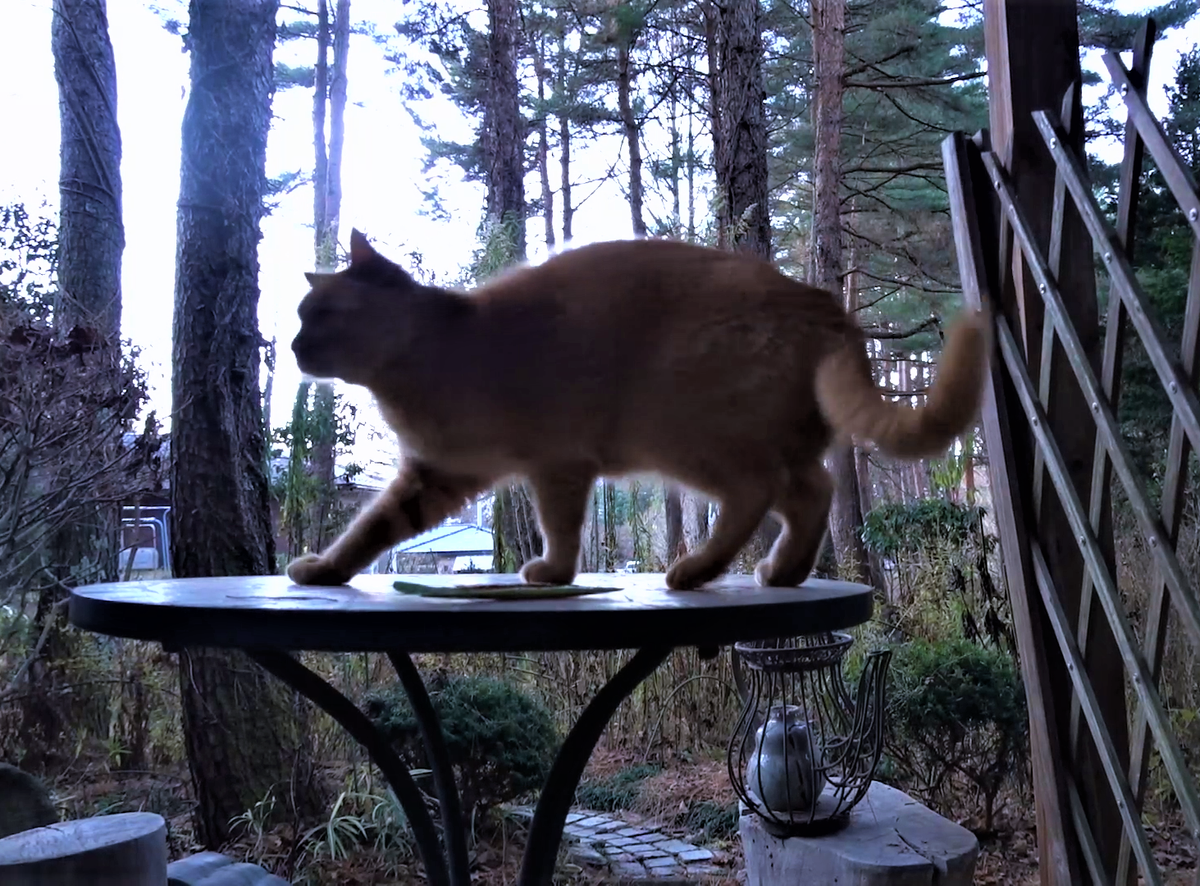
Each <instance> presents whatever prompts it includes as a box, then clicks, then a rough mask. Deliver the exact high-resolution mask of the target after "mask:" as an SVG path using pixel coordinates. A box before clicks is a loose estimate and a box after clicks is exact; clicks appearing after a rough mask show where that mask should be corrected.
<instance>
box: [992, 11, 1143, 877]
mask: <svg viewBox="0 0 1200 886" xmlns="http://www.w3.org/2000/svg"><path fill="white" fill-rule="evenodd" d="M984 28H985V38H986V47H987V58H988V72H989V106H990V111H991V140H992V146H993V149H994V150H995V152H996V154H997V156H998V158H999V159H1000V162H1001V163H1002V164H1003V165H1004V167H1005V168H1006V169H1007V171H1008V173H1009V175H1010V177H1011V179H1012V182H1013V186H1014V188H1015V189H1016V192H1017V194H1018V197H1019V199H1020V202H1021V205H1022V207H1023V208H1024V211H1025V214H1026V216H1027V217H1028V219H1029V221H1030V224H1031V226H1032V227H1033V229H1034V233H1035V237H1036V239H1037V241H1038V246H1039V248H1040V249H1041V250H1043V251H1044V252H1048V251H1049V250H1050V245H1051V242H1052V241H1053V242H1054V244H1055V247H1057V250H1056V251H1057V252H1058V255H1059V256H1060V262H1059V266H1058V279H1057V283H1058V285H1059V289H1060V291H1061V293H1062V296H1063V299H1064V301H1065V303H1066V309H1067V312H1068V314H1069V316H1070V320H1071V323H1072V324H1073V325H1074V327H1075V329H1076V331H1077V332H1078V334H1079V338H1080V339H1081V341H1082V344H1083V346H1084V348H1085V350H1087V352H1088V354H1089V358H1090V359H1091V362H1092V363H1093V365H1094V366H1097V367H1098V366H1099V364H1100V353H1101V341H1100V336H1099V317H1098V308H1097V302H1096V293H1095V272H1094V267H1093V259H1092V244H1091V240H1090V237H1089V236H1088V233H1087V231H1086V229H1085V227H1084V226H1083V224H1082V222H1081V220H1080V218H1079V216H1078V213H1077V212H1076V211H1075V210H1074V207H1073V206H1072V205H1071V204H1070V203H1069V201H1068V202H1067V204H1066V206H1065V207H1064V211H1063V213H1062V215H1061V217H1060V218H1057V219H1056V218H1055V217H1054V216H1055V213H1054V212H1053V208H1054V192H1055V172H1056V168H1055V164H1054V161H1053V159H1052V158H1051V156H1050V154H1049V152H1048V151H1047V149H1046V147H1045V144H1044V143H1043V141H1042V138H1041V135H1040V133H1039V132H1038V129H1037V127H1036V125H1035V123H1034V121H1033V118H1032V113H1033V112H1034V111H1038V110H1053V111H1055V112H1057V111H1058V109H1059V108H1060V107H1062V100H1063V95H1064V93H1066V92H1067V91H1068V90H1069V89H1072V88H1076V89H1077V88H1078V87H1077V84H1078V83H1079V81H1080V79H1081V71H1080V64H1079V27H1078V20H1077V5H1076V3H1075V2H1074V0H986V2H985V4H984ZM1071 113H1072V120H1071V121H1064V127H1065V128H1066V129H1067V130H1068V131H1070V132H1071V133H1072V134H1073V141H1074V142H1075V144H1073V147H1074V148H1075V149H1076V150H1080V149H1081V148H1082V131H1083V127H1082V115H1083V109H1082V106H1081V103H1080V102H1079V101H1078V100H1076V101H1075V102H1074V103H1073V107H1072V108H1071ZM1068 124H1071V125H1068ZM1058 223H1061V228H1059V229H1058V230H1055V228H1056V227H1057V226H1058ZM1011 242H1012V241H1011V236H1007V235H1006V233H1005V231H1004V229H1003V228H1002V230H1001V235H1000V243H1001V248H1002V250H1003V249H1004V244H1005V243H1011ZM1012 252H1013V253H1016V254H1014V255H1011V256H1006V257H1003V258H1002V265H1001V267H1000V268H999V271H1000V276H1001V280H1002V285H1001V288H1000V291H999V292H998V293H997V295H998V296H999V302H1000V304H999V306H998V307H999V308H1000V309H1001V310H1002V311H1003V313H1004V314H1005V315H1006V316H1007V318H1008V320H1009V322H1010V323H1011V324H1012V326H1013V329H1014V331H1015V332H1016V333H1017V335H1018V337H1019V338H1020V339H1021V340H1022V342H1023V344H1024V348H1025V362H1026V364H1027V365H1028V366H1029V368H1030V372H1031V374H1032V375H1033V377H1034V379H1035V380H1036V381H1037V382H1038V387H1039V389H1040V390H1042V391H1043V392H1045V393H1046V394H1047V397H1046V402H1045V404H1044V405H1045V406H1046V408H1047V412H1048V415H1049V426H1050V430H1051V431H1052V433H1053V434H1054V437H1055V440H1056V441H1057V443H1058V446H1059V448H1060V449H1061V451H1062V453H1063V455H1064V457H1065V460H1066V462H1067V465H1068V468H1069V471H1070V474H1071V480H1072V483H1073V485H1074V486H1075V489H1076V491H1077V492H1078V494H1079V497H1080V498H1081V499H1082V500H1084V501H1087V500H1088V499H1089V491H1090V486H1091V480H1092V477H1091V463H1092V454H1093V451H1094V447H1095V436H1096V431H1095V423H1094V421H1093V419H1092V416H1091V413H1090V408H1089V405H1088V403H1087V402H1086V400H1085V398H1084V397H1083V396H1082V393H1081V391H1080V388H1079V385H1078V383H1077V382H1076V380H1075V378H1074V375H1073V373H1072V372H1071V371H1070V369H1069V366H1067V364H1066V360H1065V358H1064V357H1063V355H1062V353H1061V348H1060V347H1059V346H1058V345H1057V343H1056V344H1055V345H1054V353H1053V354H1052V355H1050V359H1049V360H1047V361H1043V359H1042V356H1043V355H1042V349H1043V342H1044V337H1043V332H1044V325H1045V323H1044V310H1043V305H1042V301H1041V297H1040V294H1039V293H1038V290H1037V287H1036V285H1034V283H1033V281H1032V278H1031V277H1030V275H1029V273H1028V270H1027V268H1025V266H1024V262H1023V261H1022V259H1021V256H1020V254H1019V252H1018V251H1017V250H1012ZM1044 368H1048V370H1049V377H1048V378H1044V377H1043V378H1039V377H1038V376H1039V375H1042V374H1043V372H1044ZM1014 405H1015V404H1014ZM1017 414H1019V408H1018V409H1010V415H1017ZM1012 444H1013V447H1014V453H1013V454H1014V457H1015V459H1016V462H1017V464H1018V465H1019V466H1021V467H1026V468H1028V469H1029V470H1030V471H1032V469H1033V465H1034V462H1035V459H1034V457H1033V454H1032V444H1031V441H1030V440H1029V439H1028V435H1023V434H1020V433H1018V432H1013V433H1012ZM1025 476H1026V477H1027V478H1028V474H1025ZM1029 479H1032V483H1033V491H1034V500H1033V501H1031V502H1030V510H1031V511H1032V516H1033V517H1034V518H1035V520H1036V523H1035V524H1033V525H1030V526H1028V527H1027V528H1028V529H1029V530H1031V531H1032V532H1035V533H1036V535H1037V538H1038V541H1039V543H1040V546H1041V548H1042V550H1043V551H1044V552H1045V556H1046V561H1047V564H1048V565H1049V567H1050V571H1051V573H1052V576H1053V580H1054V585H1055V587H1056V588H1057V589H1058V590H1059V592H1060V594H1061V599H1062V602H1063V605H1064V608H1065V609H1066V611H1067V613H1068V616H1069V617H1071V618H1075V617H1077V616H1078V614H1079V611H1080V598H1081V588H1082V586H1083V577H1084V568H1085V567H1084V564H1083V559H1082V557H1081V555H1080V551H1079V547H1078V544H1077V543H1076V541H1075V538H1074V534H1073V532H1072V531H1071V528H1070V526H1069V525H1068V522H1067V519H1066V517H1065V513H1064V511H1063V509H1062V507H1061V505H1060V503H1059V502H1058V500H1057V498H1056V496H1055V495H1053V494H1046V495H1038V494H1037V491H1038V489H1039V488H1040V487H1042V485H1043V484H1041V483H1040V482H1039V480H1038V478H1037V477H1033V478H1028V479H1026V483H1028V482H1029ZM1045 488H1046V489H1047V490H1049V485H1048V484H1046V486H1045ZM1102 529H1104V530H1106V531H1103V532H1100V533H1099V535H1100V538H1099V541H1100V544H1101V547H1102V548H1103V550H1104V551H1105V554H1106V558H1107V559H1109V560H1110V562H1111V551H1112V532H1111V522H1109V521H1105V523H1104V525H1103V526H1102ZM1028 605H1029V608H1030V612H1031V617H1032V618H1034V619H1036V620H1037V621H1038V622H1040V623H1041V625H1040V627H1041V631H1040V632H1041V633H1042V635H1043V636H1045V637H1050V636H1053V635H1052V633H1051V632H1050V630H1049V629H1048V628H1047V627H1046V625H1045V622H1044V620H1045V615H1044V610H1043V608H1042V606H1041V604H1040V601H1038V600H1037V599H1036V597H1035V596H1034V595H1030V596H1029V604H1028ZM1090 628H1091V629H1090V631H1089V632H1088V635H1087V636H1085V637H1081V638H1080V646H1081V647H1082V648H1083V649H1084V650H1085V661H1086V669H1087V671H1088V675H1089V677H1090V679H1091V682H1092V684H1093V686H1095V687H1096V689H1097V692H1098V695H1099V702H1100V706H1101V708H1102V709H1103V714H1104V720H1105V722H1106V724H1107V727H1108V730H1109V731H1110V733H1111V735H1112V738H1113V741H1114V743H1115V745H1116V747H1117V749H1118V753H1119V754H1120V755H1121V756H1122V757H1123V758H1126V759H1127V756H1128V735H1127V723H1126V720H1127V718H1126V711H1125V699H1124V695H1123V686H1124V673H1123V669H1122V664H1121V657H1120V655H1119V654H1118V650H1117V646H1116V642H1115V640H1114V638H1113V635H1112V632H1111V629H1110V628H1109V626H1108V624H1107V622H1106V621H1105V620H1104V619H1102V618H1097V619H1091V625H1090ZM1033 642H1034V640H1033V637H1032V635H1031V634H1030V633H1029V632H1028V631H1027V632H1026V633H1025V634H1024V635H1023V636H1022V637H1021V646H1022V657H1024V655H1025V654H1026V652H1027V651H1028V652H1035V653H1036V654H1043V653H1044V652H1049V653H1050V654H1049V657H1048V658H1047V673H1048V678H1049V684H1050V685H1049V687H1048V688H1049V689H1050V693H1051V697H1050V699H1048V701H1049V706H1048V708H1047V709H1043V710H1040V711H1039V710H1034V709H1032V708H1031V710H1030V718H1031V723H1033V722H1035V721H1037V720H1038V719H1039V718H1045V719H1046V720H1047V726H1048V727H1049V726H1051V725H1052V726H1053V729H1052V730H1051V731H1050V732H1049V736H1043V739H1044V738H1045V737H1052V736H1055V735H1056V736H1057V738H1056V739H1053V740H1054V741H1055V742H1056V744H1057V745H1058V747H1057V748H1056V749H1051V748H1047V747H1046V745H1045V741H1044V740H1043V741H1042V742H1041V747H1040V748H1039V747H1038V746H1037V745H1036V744H1035V747H1034V755H1035V756H1034V770H1035V779H1036V780H1035V785H1036V788H1037V792H1038V828H1039V841H1038V842H1039V852H1040V853H1041V860H1042V864H1041V878H1042V882H1043V883H1045V884H1050V883H1068V882H1077V880H1075V879H1074V878H1073V877H1072V876H1071V874H1072V869H1071V867H1069V866H1070V865H1072V864H1073V863H1074V859H1073V858H1072V857H1071V856H1072V855H1073V854H1074V849H1073V846H1071V844H1070V843H1068V844H1067V845H1066V846H1064V845H1063V843H1062V842H1060V841H1058V840H1055V839H1052V838H1051V834H1052V833H1053V832H1055V831H1057V832H1060V833H1061V832H1062V826H1061V823H1064V811H1065V808H1066V803H1065V802H1064V796H1063V779H1064V777H1066V776H1067V775H1068V773H1065V772H1063V771H1061V763H1062V762H1063V761H1066V762H1067V763H1068V764H1069V766H1070V769H1071V772H1070V776H1071V777H1073V778H1074V779H1075V780H1076V783H1077V784H1078V787H1079V790H1080V795H1081V797H1082V800H1083V805H1084V807H1085V809H1086V812H1087V818H1088V825H1089V828H1090V830H1091V831H1092V834H1093V835H1094V837H1095V840H1096V843H1097V844H1098V845H1099V847H1100V848H1101V852H1102V853H1103V856H1104V862H1105V867H1106V868H1107V869H1108V873H1109V874H1111V873H1112V872H1113V871H1114V870H1115V867H1116V861H1117V857H1116V856H1117V848H1118V846H1119V844H1120V834H1121V822H1120V817H1119V815H1118V810H1117V808H1116V805H1115V802H1114V800H1113V797H1112V793H1111V791H1110V789H1109V787H1108V785H1107V781H1106V779H1105V776H1104V773H1103V769H1102V767H1101V766H1100V764H1099V762H1098V758H1097V754H1096V751H1095V747H1094V744H1093V743H1092V741H1091V738H1090V735H1084V736H1082V741H1081V743H1080V744H1079V745H1078V746H1076V747H1074V748H1072V747H1067V746H1065V745H1064V744H1063V739H1065V737H1066V736H1067V735H1068V734H1069V729H1068V722H1067V717H1068V712H1069V711H1070V698H1071V692H1072V690H1071V682H1070V679H1069V676H1068V674H1067V671H1066V666H1065V664H1064V662H1063V659H1062V658H1061V657H1060V656H1059V655H1057V654H1056V650H1055V648H1054V647H1053V646H1045V647H1043V648H1042V649H1035V647H1034V646H1033V645H1032V644H1033ZM1051 718H1054V719H1055V720H1056V721H1057V722H1055V723H1053V724H1051V723H1050V722H1049V721H1050V720H1051ZM1037 728H1038V729H1040V728H1041V727H1040V724H1039V726H1038V727H1037ZM1034 738H1035V739H1036V738H1037V736H1034ZM1055 751H1057V753H1055ZM1051 772H1053V775H1052V774H1051ZM1047 829H1049V830H1047ZM1066 833H1067V834H1072V833H1073V829H1068V830H1067V831H1066Z"/></svg>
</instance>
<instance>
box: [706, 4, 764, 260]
mask: <svg viewBox="0 0 1200 886" xmlns="http://www.w3.org/2000/svg"><path fill="white" fill-rule="evenodd" d="M717 10H718V12H717V55H718V63H719V67H718V73H717V81H718V91H717V93H716V96H715V98H718V99H719V103H718V104H717V105H715V110H716V111H717V113H718V115H719V117H720V124H719V127H717V128H718V129H719V131H720V138H719V140H718V141H717V143H716V153H715V155H714V156H715V159H716V174H717V187H718V191H719V193H720V194H721V199H720V201H719V203H718V206H719V207H720V208H719V216H718V220H717V223H718V224H719V225H720V226H721V227H722V228H725V229H726V235H725V236H726V238H727V242H728V244H729V245H731V246H732V247H733V248H735V249H740V250H745V251H747V252H751V253H753V254H755V255H758V256H761V257H762V258H765V259H768V260H770V258H771V218H770V213H769V206H768V202H767V201H768V192H767V121H766V110H765V108H764V102H765V99H766V90H765V88H764V86H763V70H762V62H763V39H762V13H761V8H760V6H759V0H728V2H727V3H724V4H721V5H718V7H717Z"/></svg>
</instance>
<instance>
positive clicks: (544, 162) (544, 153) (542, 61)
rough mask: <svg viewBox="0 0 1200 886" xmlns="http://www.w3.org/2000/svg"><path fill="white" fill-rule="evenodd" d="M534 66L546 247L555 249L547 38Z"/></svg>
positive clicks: (540, 45) (541, 41)
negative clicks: (536, 84) (547, 96)
mask: <svg viewBox="0 0 1200 886" xmlns="http://www.w3.org/2000/svg"><path fill="white" fill-rule="evenodd" d="M534 67H535V69H536V72H537V83H538V87H537V88H538V108H539V109H540V110H539V116H538V121H537V134H538V146H537V163H538V178H539V179H540V180H541V185H542V220H543V221H544V222H545V223H546V249H548V250H550V251H553V250H554V242H555V237H554V191H553V190H551V188H550V138H549V128H550V124H549V116H550V115H549V114H547V113H546V111H545V107H546V81H547V80H548V79H549V77H550V72H549V71H548V70H547V69H546V38H545V37H544V36H542V37H539V38H538V42H537V53H536V55H535V56H534Z"/></svg>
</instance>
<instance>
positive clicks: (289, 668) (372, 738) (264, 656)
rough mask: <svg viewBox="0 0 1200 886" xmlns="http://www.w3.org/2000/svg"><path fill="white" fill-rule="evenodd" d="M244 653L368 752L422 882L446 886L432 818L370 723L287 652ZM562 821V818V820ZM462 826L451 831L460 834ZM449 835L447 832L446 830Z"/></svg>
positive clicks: (462, 883)
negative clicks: (421, 869) (402, 821)
mask: <svg viewBox="0 0 1200 886" xmlns="http://www.w3.org/2000/svg"><path fill="white" fill-rule="evenodd" d="M246 653H247V654H248V655H249V656H250V657H251V658H253V659H254V660H255V661H256V662H258V663H259V664H260V665H262V666H263V667H264V668H266V669H267V670H268V671H270V672H271V673H272V674H274V675H275V676H276V677H278V678H279V679H280V680H282V681H283V682H285V683H287V684H288V685H289V686H291V687H292V688H293V689H295V690H296V691H297V692H299V693H300V694H301V695H303V696H304V697H305V698H307V699H309V701H311V702H313V703H314V704H316V705H317V706H318V707H320V708H321V709H322V710H323V711H325V712H326V713H327V714H329V716H331V717H333V719H334V720H336V721H337V722H338V723H340V724H341V725H342V726H343V727H344V728H345V730H346V731H347V732H349V733H350V735H351V736H353V737H354V739H355V740H356V741H357V742H358V743H359V744H361V745H362V746H363V747H365V748H366V749H367V753H368V754H370V756H371V759H372V760H373V761H374V762H375V765H376V766H378V767H379V769H380V771H382V772H383V776H384V778H386V779H387V780H388V783H389V784H390V785H391V786H392V790H394V791H395V792H396V799H397V800H399V801H400V806H401V807H402V808H403V809H404V814H405V815H407V816H408V823H409V826H410V827H411V828H412V832H413V837H414V839H415V840H416V842H417V850H418V851H419V852H420V855H421V861H423V862H424V863H425V877H426V879H427V880H428V881H429V883H430V884H431V886H450V884H451V882H452V881H451V879H450V876H449V874H448V873H447V870H446V859H445V857H444V856H443V855H442V849H441V846H440V845H439V843H438V835H437V831H436V830H435V829H434V827H433V819H432V818H431V817H430V815H429V810H428V809H426V808H425V801H424V799H423V798H422V796H421V791H420V789H418V788H417V785H416V783H415V782H414V781H413V779H412V776H411V775H410V774H409V772H408V767H406V766H405V765H404V763H403V762H402V761H401V760H400V758H399V757H398V756H396V753H395V751H393V750H392V748H391V746H390V745H389V744H388V742H387V741H386V740H385V739H384V738H383V736H382V735H380V734H379V730H378V729H376V728H375V724H374V723H372V722H371V721H370V719H369V718H368V717H367V715H366V714H364V713H363V712H362V711H360V710H359V709H358V708H357V707H355V706H354V703H353V702H351V701H350V699H348V698H346V696H344V695H342V694H341V693H340V692H338V691H337V690H336V689H334V688H333V687H332V686H330V685H329V684H328V683H326V682H325V681H324V680H323V679H321V678H320V677H319V676H317V675H316V674H314V673H313V672H312V671H310V670H309V669H308V668H306V667H305V666H304V665H302V664H300V662H298V661H297V660H296V659H295V658H293V657H292V656H290V655H288V654H287V653H286V652H279V651H277V650H265V649H248V650H246ZM564 819H565V815H564ZM461 827H462V826H461V823H460V824H459V825H458V827H457V828H456V829H454V830H461ZM448 833H449V831H448ZM453 882H454V883H455V886H466V884H468V883H469V882H470V881H469V880H468V879H457V878H456V879H455V880H454V881H453Z"/></svg>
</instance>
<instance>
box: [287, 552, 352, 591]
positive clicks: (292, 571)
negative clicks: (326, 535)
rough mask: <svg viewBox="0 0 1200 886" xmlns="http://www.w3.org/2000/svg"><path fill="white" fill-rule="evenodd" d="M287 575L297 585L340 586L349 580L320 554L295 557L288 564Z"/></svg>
mask: <svg viewBox="0 0 1200 886" xmlns="http://www.w3.org/2000/svg"><path fill="white" fill-rule="evenodd" d="M287 575H288V578H290V579H291V580H292V581H294V582H295V583H296V584H298V585H341V584H345V583H346V582H348V581H349V580H350V578H351V576H349V575H346V574H345V572H343V571H342V570H340V569H337V568H336V567H335V566H334V565H333V564H332V563H330V562H329V561H328V560H326V559H325V558H324V557H322V556H321V555H320V554H305V555H304V556H302V557H297V558H296V559H295V560H293V561H292V562H291V563H289V564H288V568H287Z"/></svg>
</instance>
